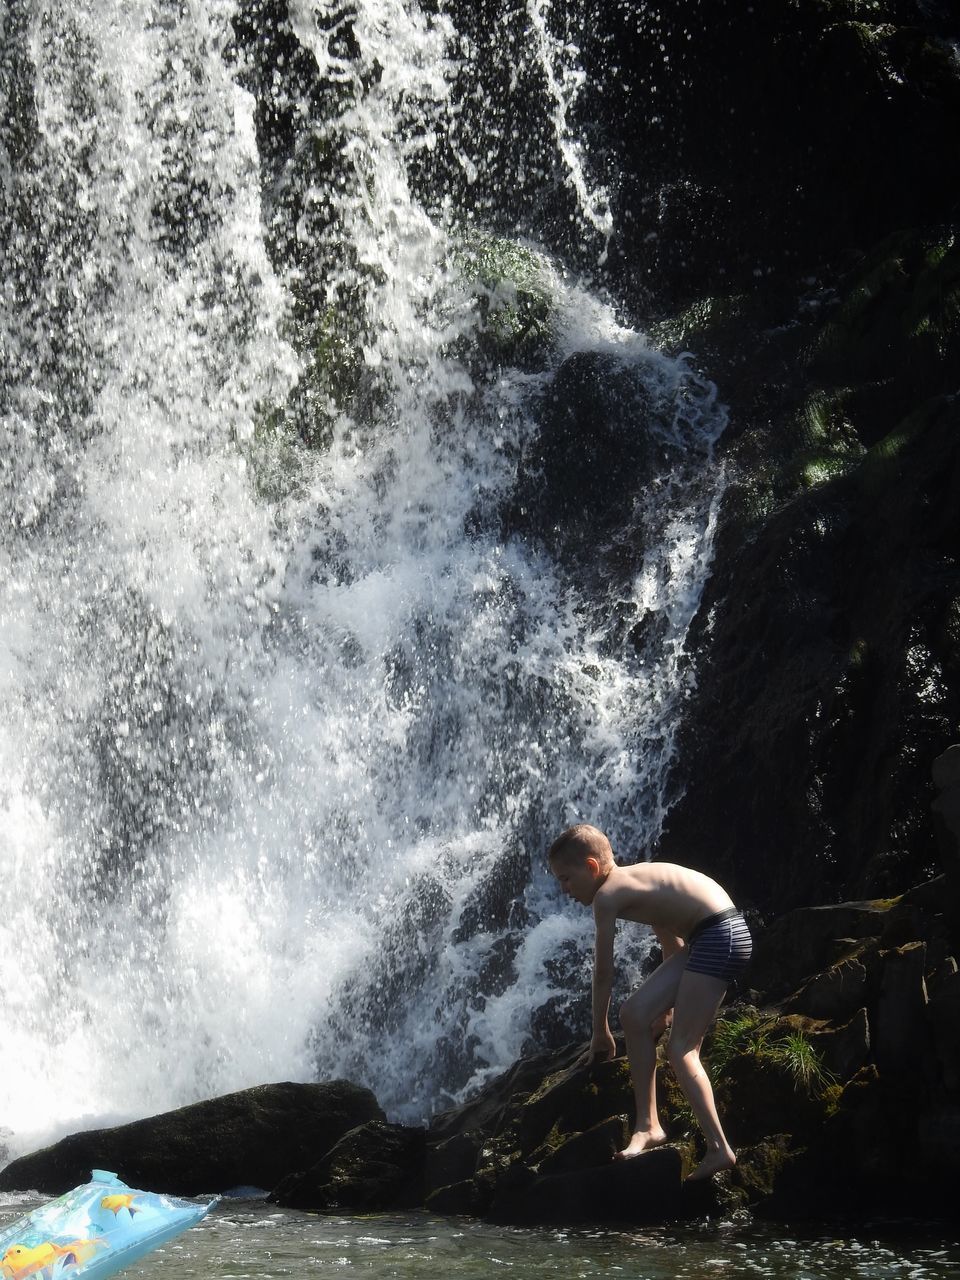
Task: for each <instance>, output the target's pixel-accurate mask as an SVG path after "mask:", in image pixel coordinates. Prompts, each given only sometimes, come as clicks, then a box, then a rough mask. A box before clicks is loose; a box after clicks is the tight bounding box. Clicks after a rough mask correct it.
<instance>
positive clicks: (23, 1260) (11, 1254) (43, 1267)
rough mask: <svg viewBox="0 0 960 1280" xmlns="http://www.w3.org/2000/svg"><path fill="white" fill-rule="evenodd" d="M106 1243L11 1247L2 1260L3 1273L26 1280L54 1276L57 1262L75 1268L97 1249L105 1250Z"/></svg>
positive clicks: (91, 1242)
mask: <svg viewBox="0 0 960 1280" xmlns="http://www.w3.org/2000/svg"><path fill="white" fill-rule="evenodd" d="M106 1247H107V1242H106V1241H105V1240H71V1241H69V1243H67V1244H54V1243H53V1241H52V1240H48V1241H46V1242H45V1243H44V1244H38V1245H32V1246H31V1245H26V1244H12V1245H11V1246H10V1248H9V1249H8V1250H7V1252H6V1253H5V1254H4V1255H3V1257H2V1258H0V1271H2V1272H3V1273H4V1275H5V1276H7V1277H9V1280H26V1278H27V1277H28V1276H34V1275H36V1274H37V1273H38V1272H40V1271H47V1272H48V1274H52V1269H53V1267H54V1266H55V1265H56V1263H57V1262H61V1263H62V1265H63V1266H65V1267H76V1266H79V1265H80V1263H81V1262H86V1261H87V1259H88V1258H92V1257H93V1255H94V1254H95V1253H96V1251H97V1250H98V1249H105V1248H106Z"/></svg>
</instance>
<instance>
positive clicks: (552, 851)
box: [547, 822, 614, 871]
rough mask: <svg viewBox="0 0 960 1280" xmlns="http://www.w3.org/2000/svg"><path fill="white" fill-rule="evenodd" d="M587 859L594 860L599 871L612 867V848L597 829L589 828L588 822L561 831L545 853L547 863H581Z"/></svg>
mask: <svg viewBox="0 0 960 1280" xmlns="http://www.w3.org/2000/svg"><path fill="white" fill-rule="evenodd" d="M587 858H596V860H597V861H598V862H599V863H600V869H601V871H606V870H609V868H610V867H612V866H613V864H614V860H613V848H612V846H611V844H610V841H609V840H608V839H607V837H606V836H605V835H604V834H603V832H602V831H601V830H600V829H599V828H598V827H591V825H590V823H589V822H578V823H576V824H575V825H574V826H572V827H567V829H566V831H561V833H560V835H558V836H557V838H556V840H554V842H553V844H552V845H551V846H550V848H549V850H548V851H547V861H548V862H551V863H554V864H556V863H563V864H566V865H569V864H570V863H576V862H583V861H584V860H585V859H587Z"/></svg>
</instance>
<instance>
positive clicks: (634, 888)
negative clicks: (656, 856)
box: [597, 862, 656, 910]
mask: <svg viewBox="0 0 960 1280" xmlns="http://www.w3.org/2000/svg"><path fill="white" fill-rule="evenodd" d="M649 866H650V864H649V863H647V862H637V863H632V864H631V865H629V866H626V867H614V868H613V869H612V870H611V871H610V872H609V874H608V875H607V878H606V880H605V881H604V882H603V884H602V886H601V887H600V889H599V890H598V891H597V900H599V901H600V904H601V906H602V907H606V908H607V909H611V910H613V909H616V908H617V907H618V906H620V905H623V904H627V903H631V902H633V901H634V900H636V899H638V898H641V897H643V896H644V895H645V894H647V893H649V891H650V889H651V888H652V887H653V884H654V883H655V880H656V877H655V876H652V875H651V874H650V871H649Z"/></svg>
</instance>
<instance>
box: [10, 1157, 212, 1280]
mask: <svg viewBox="0 0 960 1280" xmlns="http://www.w3.org/2000/svg"><path fill="white" fill-rule="evenodd" d="M218 1199H219V1197H214V1198H213V1199H212V1200H209V1201H206V1202H202V1203H197V1202H194V1201H190V1200H180V1199H177V1198H176V1197H174V1196H166V1195H160V1194H157V1193H154V1192H151V1191H135V1190H133V1189H132V1188H130V1187H128V1186H126V1184H125V1183H123V1182H121V1181H120V1179H119V1178H118V1177H117V1176H116V1174H113V1173H107V1172H106V1171H104V1170H102V1169H94V1171H93V1174H92V1178H91V1181H90V1182H89V1183H86V1184H84V1185H83V1186H81V1187H75V1188H74V1190H73V1191H68V1192H67V1193H66V1195H62V1196H59V1197H58V1198H57V1199H56V1200H51V1201H49V1202H48V1203H47V1204H44V1205H41V1207H40V1208H39V1209H34V1211H33V1212H32V1213H29V1214H27V1215H26V1216H25V1217H23V1218H18V1219H17V1220H16V1222H14V1223H12V1224H11V1225H10V1226H9V1227H7V1229H6V1230H5V1231H3V1232H0V1280H59V1278H60V1277H61V1276H64V1277H66V1276H67V1275H68V1274H69V1280H74V1278H76V1280H80V1278H81V1277H82V1280H106V1277H107V1276H110V1275H113V1273H114V1272H116V1271H120V1270H121V1269H122V1268H124V1267H128V1266H130V1265H131V1264H132V1263H134V1262H137V1261H138V1260H139V1259H140V1258H142V1257H143V1256H144V1255H145V1254H147V1253H150V1252H151V1251H152V1250H153V1249H156V1248H158V1247H159V1246H160V1245H162V1244H166V1243H167V1241H168V1240H172V1239H173V1238H174V1237H175V1236H178V1235H180V1234H181V1232H183V1231H186V1230H188V1229H189V1228H190V1227H192V1226H195V1225H196V1224H197V1223H198V1222H199V1221H200V1220H201V1219H202V1218H203V1217H205V1216H206V1214H207V1213H208V1212H209V1211H210V1209H212V1207H213V1206H214V1205H215V1204H216V1202H217V1200H218ZM124 1210H125V1211H126V1212H124Z"/></svg>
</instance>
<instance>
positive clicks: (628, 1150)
mask: <svg viewBox="0 0 960 1280" xmlns="http://www.w3.org/2000/svg"><path fill="white" fill-rule="evenodd" d="M666 1140H667V1135H666V1134H665V1133H664V1131H663V1130H662V1129H652V1130H651V1131H650V1132H649V1133H647V1132H644V1133H635V1134H634V1135H633V1137H632V1138H631V1139H630V1141H629V1142H628V1143H627V1145H626V1146H625V1147H624V1148H623V1150H622V1151H618V1152H616V1154H615V1155H614V1157H613V1158H614V1160H632V1159H633V1157H634V1156H642V1155H643V1153H644V1151H649V1150H650V1149H651V1148H652V1147H662V1146H663V1144H664V1143H665V1142H666Z"/></svg>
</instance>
